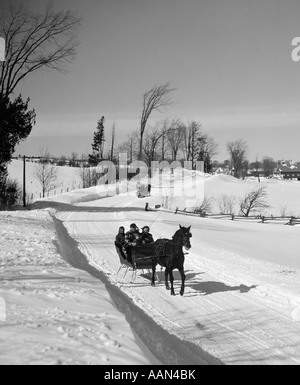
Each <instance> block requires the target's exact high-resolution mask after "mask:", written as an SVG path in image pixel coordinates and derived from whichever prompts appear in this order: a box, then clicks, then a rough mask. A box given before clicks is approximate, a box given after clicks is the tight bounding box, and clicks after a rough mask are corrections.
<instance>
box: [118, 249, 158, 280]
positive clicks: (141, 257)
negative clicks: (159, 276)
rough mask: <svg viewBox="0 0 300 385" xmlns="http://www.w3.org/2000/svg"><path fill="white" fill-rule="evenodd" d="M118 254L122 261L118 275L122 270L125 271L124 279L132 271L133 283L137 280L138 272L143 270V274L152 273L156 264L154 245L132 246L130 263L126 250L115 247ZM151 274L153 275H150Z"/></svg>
mask: <svg viewBox="0 0 300 385" xmlns="http://www.w3.org/2000/svg"><path fill="white" fill-rule="evenodd" d="M115 246H116V250H117V254H118V256H119V259H120V267H119V270H118V273H117V274H119V272H120V271H121V269H125V274H124V277H125V276H126V274H127V272H128V271H132V282H133V281H134V280H135V278H136V275H137V270H142V274H145V270H146V271H149V272H151V271H152V267H153V264H155V259H154V258H155V257H154V254H153V244H151V243H150V244H145V245H138V246H132V247H131V248H130V251H131V261H130V262H129V261H128V259H127V256H126V255H125V252H124V250H123V249H122V248H121V247H119V246H117V245H115ZM150 274H151V273H150Z"/></svg>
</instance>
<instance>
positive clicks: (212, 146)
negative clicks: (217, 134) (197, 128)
mask: <svg viewBox="0 0 300 385" xmlns="http://www.w3.org/2000/svg"><path fill="white" fill-rule="evenodd" d="M198 142H199V155H198V160H200V161H201V160H202V161H203V162H204V171H205V172H206V173H208V172H210V171H211V168H212V158H213V156H215V155H216V154H217V153H218V152H217V149H218V144H217V143H216V142H215V140H214V138H211V137H210V136H208V135H207V134H200V136H199V138H198Z"/></svg>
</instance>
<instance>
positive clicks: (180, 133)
mask: <svg viewBox="0 0 300 385" xmlns="http://www.w3.org/2000/svg"><path fill="white" fill-rule="evenodd" d="M185 131H186V128H185V126H184V124H183V123H182V122H181V121H180V120H179V119H173V120H172V122H171V125H170V127H169V128H168V129H167V138H168V142H169V146H170V148H171V151H172V161H174V160H177V156H178V152H179V150H180V149H181V148H183V143H184V135H185Z"/></svg>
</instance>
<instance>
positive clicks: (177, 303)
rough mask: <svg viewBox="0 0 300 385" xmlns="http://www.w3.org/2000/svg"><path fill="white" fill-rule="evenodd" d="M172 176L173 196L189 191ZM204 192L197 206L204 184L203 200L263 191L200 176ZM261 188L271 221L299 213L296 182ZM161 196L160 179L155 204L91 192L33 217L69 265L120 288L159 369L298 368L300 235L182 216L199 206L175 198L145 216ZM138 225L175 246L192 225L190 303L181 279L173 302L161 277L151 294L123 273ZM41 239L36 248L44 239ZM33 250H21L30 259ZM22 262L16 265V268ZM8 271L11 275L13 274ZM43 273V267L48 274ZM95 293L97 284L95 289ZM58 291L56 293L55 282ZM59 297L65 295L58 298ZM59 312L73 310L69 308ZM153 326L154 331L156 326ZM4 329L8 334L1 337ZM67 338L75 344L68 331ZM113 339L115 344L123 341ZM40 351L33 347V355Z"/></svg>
mask: <svg viewBox="0 0 300 385" xmlns="http://www.w3.org/2000/svg"><path fill="white" fill-rule="evenodd" d="M191 175H192V173H191V174H190V175H186V177H185V178H184V185H185V186H188V188H190V187H191V186H192V184H191V183H192V180H191ZM168 177H170V178H172V179H173V181H174V185H172V188H173V190H172V191H173V192H175V191H176V189H180V188H181V187H182V184H181V180H182V179H181V175H180V173H178V172H177V171H176V172H175V175H174V176H170V175H165V178H164V180H166V179H167V178H168ZM173 181H172V183H173ZM198 183H199V185H198V186H197V189H196V191H197V194H198V197H197V196H195V197H194V198H193V199H194V200H197V199H201V194H202V192H203V189H202V187H203V185H204V192H205V195H207V196H213V197H214V198H215V199H216V200H217V197H218V196H222V194H227V195H234V196H242V195H243V194H245V192H247V191H249V189H252V188H253V187H254V188H255V187H257V186H258V184H257V182H256V181H253V180H250V181H249V180H248V181H239V180H236V179H234V178H232V177H228V176H203V177H202V178H200V179H199V181H198ZM264 184H265V185H266V186H267V189H268V194H269V200H270V203H271V204H272V213H273V214H274V215H276V214H277V213H278V212H279V211H280V209H279V208H280V205H283V204H287V207H288V209H289V210H290V212H293V213H295V214H296V215H297V214H299V212H300V210H299V207H300V206H299V194H298V190H299V188H300V184H299V183H298V182H288V181H280V180H279V181H274V180H268V181H265V182H264ZM121 192H122V188H121ZM159 192H160V190H159V180H156V181H154V182H153V195H152V196H151V197H148V198H144V199H139V198H137V197H136V191H134V189H133V191H132V192H131V193H121V194H120V195H116V196H112V197H108V198H105V199H103V197H101V195H102V194H103V190H102V188H101V187H94V188H91V189H86V190H78V191H73V192H70V193H68V194H63V195H60V196H52V197H49V198H47V199H45V200H41V201H39V202H36V204H35V205H34V207H35V208H36V209H38V210H37V211H35V212H36V213H44V214H43V215H45V212H50V213H51V215H52V216H53V218H54V221H55V223H56V229H57V241H58V242H59V244H60V245H62V249H63V250H67V249H70V253H69V255H70V256H71V257H70V258H71V260H72V258H75V259H77V258H79V259H84V260H85V259H86V260H87V261H88V265H86V264H82V265H79V266H78V267H79V268H80V269H83V270H85V271H88V272H90V269H91V268H93V269H96V271H98V272H100V273H101V274H103V277H104V279H105V281H106V282H107V284H108V285H110V286H111V287H112V288H114V289H113V292H115V293H119V294H120V295H124V297H122V298H123V299H122V300H121V301H118V299H117V298H118V296H117V297H116V298H115V301H117V302H118V308H119V310H120V311H122V312H123V313H124V314H126V315H127V320H128V322H129V323H130V325H131V326H132V327H133V328H134V330H135V332H136V333H137V335H138V336H139V337H140V338H141V340H142V341H144V342H145V343H146V344H147V347H148V348H149V349H150V351H151V352H152V354H153V355H154V356H155V357H156V358H157V359H158V360H159V361H160V362H161V363H164V364H168V363H170V361H168V359H170V360H172V362H177V363H181V364H182V363H186V360H188V361H189V363H191V364H204V363H206V364H207V363H209V364H212V363H221V362H222V363H225V364H229V365H230V364H259V365H262V364H264V365H270V364H276V365H280V364H295V365H298V364H299V363H300V337H299V336H300V333H299V332H300V262H299V231H300V227H299V226H283V225H272V224H262V223H248V222H238V221H230V220H219V219H210V218H199V217H197V218H196V217H188V216H180V215H175V213H174V211H173V208H174V206H175V205H178V204H179V203H180V204H181V205H182V207H183V206H184V205H186V203H187V201H188V202H191V201H192V199H191V197H175V195H176V194H173V193H172V192H171V189H169V192H170V193H171V195H170V197H169V199H168V203H169V205H170V208H172V210H171V211H168V210H165V209H163V210H158V211H150V212H145V210H144V207H145V203H146V202H148V203H149V204H150V206H151V207H152V208H153V207H154V206H155V205H156V204H161V203H162V201H163V200H165V199H166V196H167V195H163V196H160V194H159ZM172 194H173V195H172ZM99 198H101V199H99ZM3 215H4V217H3V223H4V224H5V223H9V222H8V220H9V217H7V215H8V214H3ZM16 215H17V214H16ZM22 215H24V224H25V223H26V226H27V228H28V229H29V228H30V221H28V220H27V219H26V216H27V215H28V216H30V215H32V214H30V212H29V213H26V212H24V213H22ZM38 215H42V214H38ZM132 222H135V223H137V225H138V226H140V227H142V226H143V225H145V224H148V225H150V227H151V231H152V234H153V236H154V238H155V239H158V238H160V237H168V238H171V237H172V235H173V234H174V233H175V231H176V230H177V229H178V225H179V224H181V225H183V226H192V233H193V238H192V240H191V243H192V249H191V250H190V251H189V254H188V255H187V256H186V260H185V273H186V278H187V279H186V290H185V294H184V296H183V297H181V296H179V295H178V292H179V285H180V280H179V276H178V274H177V273H175V292H176V294H177V295H176V296H175V297H172V296H170V293H169V292H168V291H167V290H165V287H164V275H163V273H161V274H160V278H161V282H160V283H157V285H156V287H151V285H150V281H149V276H147V274H146V275H143V274H142V272H140V271H139V273H138V275H137V278H136V280H135V281H134V282H133V283H132V282H131V274H130V272H128V273H127V274H126V275H124V273H125V271H122V272H121V273H119V274H117V272H118V269H119V267H120V262H119V259H118V257H117V254H116V251H115V248H114V239H115V235H116V233H117V232H118V228H119V226H121V225H123V226H125V227H126V229H128V227H129V225H130V223H132ZM43 236H45V234H44V235H43ZM36 237H37V239H38V235H36ZM2 242H3V245H6V244H7V242H8V238H7V237H6V236H4V237H2ZM20 248H21V249H22V246H20ZM27 248H28V247H27V246H26V245H25V244H24V250H26V249H27ZM3 250H6V251H5V252H4V253H3V258H6V257H7V253H8V252H9V251H8V250H9V246H3ZM21 255H22V254H21ZM47 258H48V257H47V253H46V254H45V259H46V260H47ZM15 261H16V259H13V260H12V266H14V265H16V263H15ZM20 263H21V265H20V266H18V269H21V266H22V269H23V266H24V264H25V265H26V263H28V262H26V261H25V260H24V261H22V259H20ZM22 263H23V265H22ZM35 266H36V267H37V269H39V266H38V265H36V264H35ZM2 267H3V271H4V272H5V271H6V265H4V264H3V266H2ZM44 269H45V268H44V267H42V266H41V270H44ZM11 276H12V273H10V275H9V276H5V275H4V280H3V282H2V285H1V283H0V288H2V291H1V293H0V295H1V296H2V297H3V296H5V292H6V288H7V289H14V288H13V287H12V286H11V285H12V281H11V278H9V277H11ZM19 278H20V280H18V279H17V280H16V284H17V283H18V285H19V286H18V290H19V291H20V292H21V293H22V292H24V290H23V288H22V279H21V277H20V276H19ZM19 282H20V284H19ZM91 285H94V283H93V282H92V281H91ZM5 287H6V288H5ZM52 287H53V289H54V290H55V284H54V283H52ZM56 290H58V294H59V292H60V290H59V289H56ZM61 294H62V293H61ZM74 298H75V297H74ZM125 299H126V300H125ZM70 300H72V295H71V298H70ZM127 300H128V301H129V302H127ZM128 304H132V305H134V306H135V307H136V308H135V309H136V310H134V312H132V311H129V310H128ZM11 306H12V304H11ZM61 308H62V309H64V308H65V310H66V311H69V310H68V309H66V305H65V304H63V303H62V307H61ZM13 309H14V308H13ZM138 309H139V310H138ZM20 310H21V309H20ZM15 311H16V312H17V311H18V308H15ZM140 311H141V312H143V314H144V315H145V316H143V317H144V318H143V322H140V321H137V320H136V318H135V317H136V316H137V314H139V312H140ZM148 317H149V318H148ZM150 320H153V321H154V322H155V324H151V323H149V322H150ZM149 325H151V326H149ZM154 325H156V326H154ZM157 328H158V329H157ZM1 330H2V333H3V330H4V329H3V328H2V329H1ZM12 330H13V329H12ZM64 330H65V329H64ZM99 332H100V331H99ZM66 333H67V334H70V335H72V332H71V331H69V332H68V331H66ZM165 333H167V334H165ZM113 335H115V336H116V334H114V333H112V334H111V335H110V338H113ZM178 339H179V341H181V343H179V344H178ZM114 340H115V341H118V339H117V338H116V337H115V338H114ZM11 341H12V343H13V340H11ZM67 341H68V342H69V343H71V342H72V340H68V339H67ZM158 341H162V342H161V343H158ZM119 344H120V345H122V344H121V343H120V342H119ZM56 346H57V345H56ZM68 346H70V345H68V343H66V345H64V347H63V353H62V352H59V351H58V352H57V351H56V353H55V357H60V356H61V355H62V356H64V357H66V356H68V353H67V349H68ZM36 348H37V346H31V347H30V348H29V350H30V349H32V351H35V349H36ZM10 354H12V353H10ZM69 356H71V355H70V353H69ZM105 356H106V357H107V355H105ZM148 357H149V356H148ZM133 359H134V358H133ZM146 359H147V358H146ZM174 360H175V361H174ZM148 362H149V361H148Z"/></svg>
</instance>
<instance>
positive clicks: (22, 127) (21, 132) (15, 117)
mask: <svg viewBox="0 0 300 385" xmlns="http://www.w3.org/2000/svg"><path fill="white" fill-rule="evenodd" d="M28 103H29V99H28V100H27V101H26V102H24V101H23V100H22V97H21V95H20V96H18V97H17V98H16V99H15V100H14V101H13V102H11V101H10V100H9V99H8V98H3V97H1V96H0V174H1V173H5V170H6V165H7V163H8V162H10V161H11V158H12V156H13V153H14V151H15V147H16V145H17V144H19V143H20V142H21V141H22V140H25V139H26V138H27V137H28V135H29V134H30V132H31V130H32V128H33V126H34V125H35V116H36V115H35V111H34V110H32V111H28Z"/></svg>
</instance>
